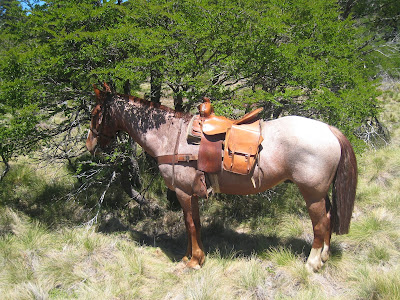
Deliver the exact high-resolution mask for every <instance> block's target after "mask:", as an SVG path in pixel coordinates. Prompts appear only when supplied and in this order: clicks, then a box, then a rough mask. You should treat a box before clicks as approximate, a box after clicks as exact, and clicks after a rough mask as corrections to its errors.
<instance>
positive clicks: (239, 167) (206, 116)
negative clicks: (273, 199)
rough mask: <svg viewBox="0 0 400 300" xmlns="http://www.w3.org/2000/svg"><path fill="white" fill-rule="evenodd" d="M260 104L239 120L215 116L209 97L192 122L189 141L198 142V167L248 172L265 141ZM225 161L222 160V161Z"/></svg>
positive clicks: (205, 170) (215, 170)
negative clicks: (260, 116) (262, 132)
mask: <svg viewBox="0 0 400 300" xmlns="http://www.w3.org/2000/svg"><path fill="white" fill-rule="evenodd" d="M261 111H262V108H258V109H256V110H254V111H252V112H250V113H248V114H246V115H245V116H243V117H242V118H241V119H239V120H232V119H228V118H226V117H223V116H216V115H215V114H214V109H213V107H212V105H211V102H210V100H209V99H208V98H205V99H204V102H203V103H202V104H200V105H199V112H200V114H199V115H196V116H194V117H193V119H192V122H191V126H189V132H188V141H189V142H192V143H199V144H200V147H199V155H198V161H197V168H198V169H199V170H201V171H204V172H206V173H218V172H220V171H221V168H222V166H223V167H224V169H225V170H226V171H229V172H233V173H236V174H243V175H247V174H249V173H250V172H251V170H252V169H253V167H254V165H255V162H256V159H257V155H258V152H259V147H260V144H261V142H262V141H263V138H262V135H261V125H260V120H259V119H258V114H259V113H260V112H261ZM222 162H223V164H222Z"/></svg>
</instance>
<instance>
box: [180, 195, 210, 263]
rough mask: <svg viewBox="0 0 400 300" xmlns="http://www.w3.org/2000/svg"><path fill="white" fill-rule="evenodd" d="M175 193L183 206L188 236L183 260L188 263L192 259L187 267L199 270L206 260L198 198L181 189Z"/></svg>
mask: <svg viewBox="0 0 400 300" xmlns="http://www.w3.org/2000/svg"><path fill="white" fill-rule="evenodd" d="M175 191H176V196H177V197H178V200H179V203H180V204H181V206H182V210H183V216H184V219H185V226H186V232H187V235H188V249H187V251H186V256H185V257H184V258H183V260H184V261H188V259H189V257H191V258H190V261H189V262H188V263H187V267H189V268H194V269H197V268H200V266H201V265H202V264H203V263H204V260H205V255H204V250H203V244H202V242H201V235H200V230H201V225H200V213H199V204H198V197H197V196H195V195H193V196H191V195H188V194H186V193H185V192H183V191H181V190H179V189H176V190H175Z"/></svg>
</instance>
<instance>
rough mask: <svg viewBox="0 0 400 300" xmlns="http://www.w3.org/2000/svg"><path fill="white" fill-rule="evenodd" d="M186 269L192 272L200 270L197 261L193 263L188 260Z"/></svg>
mask: <svg viewBox="0 0 400 300" xmlns="http://www.w3.org/2000/svg"><path fill="white" fill-rule="evenodd" d="M186 267H187V268H189V269H193V270H200V268H201V267H200V264H199V262H198V261H194V260H190V261H189V262H188V263H187V264H186Z"/></svg>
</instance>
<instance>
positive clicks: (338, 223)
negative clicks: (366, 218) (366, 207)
mask: <svg viewBox="0 0 400 300" xmlns="http://www.w3.org/2000/svg"><path fill="white" fill-rule="evenodd" d="M330 129H331V131H332V132H333V134H334V135H335V136H336V138H337V139H338V141H339V143H340V148H341V150H342V153H341V156H340V161H339V165H338V167H337V170H336V176H335V179H334V182H333V189H332V209H331V228H332V231H333V232H335V233H336V234H345V233H348V232H349V227H350V220H351V215H352V213H353V208H354V200H355V197H356V188H357V160H356V156H355V154H354V150H353V147H352V146H351V144H350V142H349V140H348V139H347V138H346V137H345V136H344V134H343V133H341V132H340V131H339V129H337V128H335V127H332V126H330Z"/></svg>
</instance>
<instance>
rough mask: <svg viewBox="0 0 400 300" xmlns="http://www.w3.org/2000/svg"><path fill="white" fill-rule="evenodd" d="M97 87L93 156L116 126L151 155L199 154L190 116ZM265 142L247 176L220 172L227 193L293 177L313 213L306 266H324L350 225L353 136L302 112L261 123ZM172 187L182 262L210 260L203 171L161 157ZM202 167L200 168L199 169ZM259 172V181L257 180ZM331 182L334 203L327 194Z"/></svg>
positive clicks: (193, 263) (255, 189)
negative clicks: (179, 216) (183, 235)
mask: <svg viewBox="0 0 400 300" xmlns="http://www.w3.org/2000/svg"><path fill="white" fill-rule="evenodd" d="M104 86H105V90H104V91H102V90H99V89H98V88H96V86H95V95H96V99H97V103H96V106H95V107H94V108H93V110H92V119H91V123H90V130H89V134H88V138H87V141H86V146H87V148H88V150H89V151H90V152H91V153H92V154H94V153H95V152H96V150H97V149H98V147H100V148H103V147H106V146H107V145H108V144H109V143H110V142H111V140H112V139H113V137H114V136H115V134H116V132H118V131H121V130H122V131H125V132H127V133H128V134H129V135H130V136H131V137H132V138H133V139H134V140H135V141H136V142H137V143H138V144H140V145H141V147H142V148H143V149H144V150H145V151H146V152H147V153H148V154H150V155H151V156H153V157H155V158H157V157H161V156H165V155H170V154H173V153H174V151H176V147H177V146H179V152H181V153H192V154H197V153H198V150H199V146H198V145H192V144H189V143H188V142H187V139H186V136H185V134H181V132H186V130H187V128H188V126H189V123H190V120H191V117H192V116H191V115H189V114H183V113H179V112H176V111H174V110H173V109H170V108H167V107H165V106H162V105H158V104H154V103H152V102H149V101H146V100H143V99H140V98H136V97H133V96H127V95H120V94H116V93H112V92H111V90H110V89H109V87H108V86H107V85H106V84H105V85H104ZM261 131H262V136H263V138H264V139H263V142H262V144H261V151H260V153H259V160H258V163H257V165H256V166H255V167H254V169H253V171H252V173H251V174H249V175H237V174H234V173H231V172H227V171H224V170H222V171H221V172H220V173H218V174H217V179H218V183H219V189H220V192H221V193H226V194H236V195H246V194H255V193H259V192H263V191H265V190H267V189H269V188H272V187H273V186H275V185H277V184H279V183H281V182H284V181H287V180H289V181H292V182H293V183H295V184H296V185H297V186H298V188H299V190H300V192H301V194H302V195H303V197H304V199H305V202H306V205H307V209H308V212H309V215H310V218H311V222H312V226H313V230H314V241H313V244H312V249H311V252H310V255H309V257H308V259H307V263H306V266H307V268H308V269H309V270H313V271H317V270H319V269H320V268H321V267H322V265H323V264H324V262H325V261H326V260H327V259H328V258H329V254H330V250H329V247H330V239H331V234H332V232H335V233H337V234H345V233H347V232H348V230H349V226H350V219H351V216H352V211H353V207H354V199H355V193H356V185H357V162H356V157H355V155H354V151H353V149H352V146H351V144H350V142H349V141H348V139H347V138H346V137H345V136H344V135H343V134H342V133H341V132H340V131H339V130H338V129H336V128H335V127H332V126H329V125H327V124H325V123H322V122H319V121H316V120H311V119H307V118H303V117H297V116H289V117H282V118H280V119H276V120H272V121H265V122H263V123H262V128H261ZM159 170H160V173H161V175H162V176H163V178H164V181H165V183H166V185H167V186H168V187H169V188H170V189H171V190H174V191H175V192H176V195H177V198H178V200H179V202H180V204H181V206H182V209H183V214H184V220H185V225H186V231H187V235H188V248H187V252H186V255H185V256H184V257H183V261H184V262H185V263H186V266H187V267H189V268H195V269H196V268H199V267H200V266H201V265H202V264H203V263H204V260H205V253H204V250H203V245H202V241H201V238H200V227H201V226H200V216H199V205H198V198H199V196H200V197H204V196H207V193H205V194H201V193H200V194H199V193H198V190H199V188H198V187H196V185H197V184H196V182H198V178H199V172H200V171H198V170H197V162H196V161H194V160H189V159H188V160H187V161H184V162H182V161H180V162H176V163H175V164H171V163H162V162H161V163H160V161H159ZM200 173H202V172H200ZM251 178H256V179H257V180H256V181H257V184H254V180H252V179H251ZM331 184H332V185H333V188H332V203H331V201H330V200H329V197H328V191H329V188H330V186H331Z"/></svg>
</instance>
